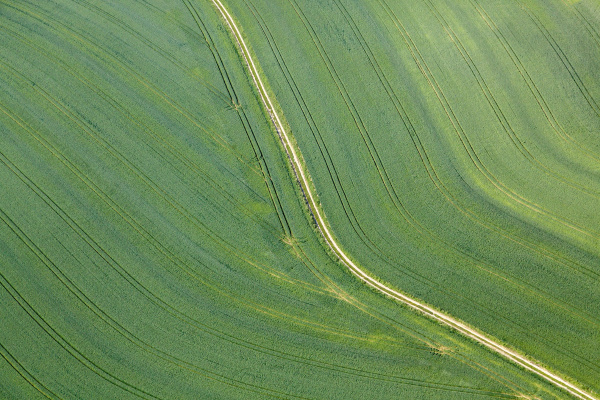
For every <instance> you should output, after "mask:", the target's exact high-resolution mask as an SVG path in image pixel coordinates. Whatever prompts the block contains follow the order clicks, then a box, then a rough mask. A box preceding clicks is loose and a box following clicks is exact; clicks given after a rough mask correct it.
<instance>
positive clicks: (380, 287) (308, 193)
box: [211, 0, 600, 400]
mask: <svg viewBox="0 0 600 400" xmlns="http://www.w3.org/2000/svg"><path fill="white" fill-rule="evenodd" d="M211 2H212V3H213V4H214V5H215V6H216V7H217V9H218V10H219V12H220V14H221V15H222V17H223V19H224V20H225V22H226V23H227V26H228V27H229V29H230V31H231V33H232V34H233V36H234V38H235V41H236V42H237V45H238V47H239V49H240V52H241V54H242V57H243V58H244V60H245V61H246V65H247V67H248V70H249V72H250V75H251V77H252V80H253V82H254V84H255V86H256V88H257V90H258V92H259V94H260V97H261V101H262V103H263V105H264V106H265V108H266V110H267V112H268V114H269V116H270V118H271V122H272V123H273V125H274V126H275V130H276V131H277V134H278V135H279V138H280V139H281V141H282V143H283V146H284V148H285V151H286V153H287V156H288V158H289V160H290V163H291V164H292V169H293V170H294V173H295V175H296V179H297V180H298V183H299V184H300V187H301V190H302V193H303V195H304V197H305V199H306V201H307V203H308V206H309V211H310V213H311V215H312V217H313V218H314V220H315V222H316V224H317V227H318V228H319V231H320V233H321V235H322V237H323V239H324V240H325V241H326V242H327V244H328V246H329V247H330V248H331V250H332V251H333V252H334V253H335V255H336V256H337V258H338V259H339V260H340V261H341V262H342V263H343V264H344V265H345V266H346V267H347V268H348V269H349V270H350V271H351V272H352V273H353V274H354V275H355V276H356V277H358V278H359V279H360V280H361V281H363V282H364V283H366V284H367V285H369V286H370V287H372V288H374V289H376V290H377V291H379V292H381V293H383V294H385V295H386V296H389V297H391V298H393V299H394V300H397V301H399V302H402V303H404V304H406V305H408V306H410V307H411V308H413V309H415V310H417V311H419V312H421V313H422V314H424V315H426V316H427V317H429V318H432V319H435V320H436V321H438V322H440V323H442V324H444V325H446V326H449V327H451V328H453V329H454V330H456V331H458V332H459V333H461V334H463V335H465V336H467V337H469V338H471V339H472V340H474V341H476V342H478V343H480V344H482V345H484V346H485V347H487V348H488V349H490V350H492V351H494V352H496V353H497V354H500V355H502V356H503V357H505V358H506V359H508V360H510V361H512V362H514V363H516V364H517V365H519V366H521V367H522V368H525V369H526V370H528V371H531V372H533V373H535V374H536V375H538V376H540V377H542V378H544V379H545V380H547V381H548V382H550V383H552V384H553V385H555V386H557V387H559V388H561V389H563V390H565V391H567V392H568V393H570V394H571V395H573V396H575V397H577V398H580V399H584V400H600V398H598V397H595V396H594V395H592V394H591V393H588V392H586V391H585V390H583V389H581V388H579V387H577V386H576V385H574V384H573V383H571V382H569V381H568V380H566V378H563V377H561V376H559V375H558V374H556V373H553V372H552V371H550V370H548V369H547V368H545V367H543V366H541V365H540V364H539V363H538V362H536V361H534V360H531V359H529V358H528V357H526V356H525V355H523V354H520V353H519V352H517V351H515V350H513V349H510V348H508V347H506V346H504V345H502V344H501V343H498V342H496V341H494V340H493V339H491V338H489V337H488V336H487V335H485V334H484V333H482V332H479V331H478V330H477V329H475V328H472V327H470V326H468V325H467V324H465V323H464V322H462V321H460V320H458V319H456V318H454V317H452V316H450V315H448V314H445V313H443V312H440V311H438V310H435V309H434V308H432V307H430V306H428V305H427V304H425V303H422V302H420V301H418V300H417V299H414V298H412V297H409V296H407V295H405V294H403V293H400V292H398V291H396V290H394V289H392V288H390V287H388V286H386V285H384V284H382V283H381V282H379V281H377V280H375V279H374V278H372V277H371V276H369V275H368V274H367V273H366V272H365V271H363V270H362V269H361V268H360V267H359V266H358V265H356V264H355V263H354V262H353V261H352V260H351V259H350V257H348V255H346V253H345V252H344V251H343V250H342V249H341V248H340V246H339V245H338V243H337V241H336V240H335V238H334V236H333V234H332V233H331V231H330V229H329V227H328V225H327V223H326V219H325V217H324V214H323V212H322V210H321V208H320V206H319V204H318V199H317V197H316V195H315V194H314V193H313V191H312V189H311V186H310V178H309V175H308V172H307V171H306V170H305V167H304V165H303V164H302V162H301V155H300V152H299V150H297V149H296V147H295V146H294V144H293V142H292V140H291V139H290V135H291V134H288V133H287V132H286V130H285V128H284V126H283V124H282V122H281V119H280V117H279V115H278V113H277V111H276V109H275V107H274V106H273V101H272V100H271V97H270V96H269V94H268V92H267V90H266V88H265V85H264V83H263V81H262V79H261V77H260V74H259V72H258V69H257V67H256V63H255V62H254V60H253V59H252V56H251V54H250V51H249V50H248V47H247V46H246V43H245V42H244V39H243V37H242V34H241V32H240V30H239V29H238V27H237V25H236V23H235V21H234V19H233V18H232V16H231V15H230V14H229V12H228V11H227V9H226V8H225V6H224V5H223V4H222V3H221V1H220V0H211Z"/></svg>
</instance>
